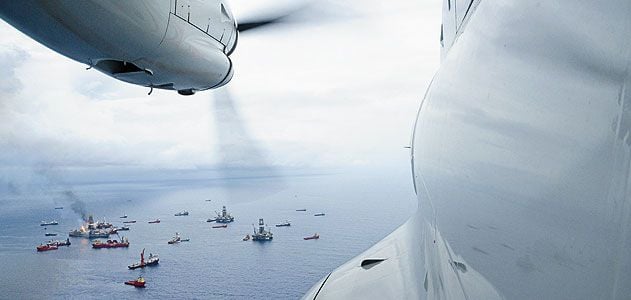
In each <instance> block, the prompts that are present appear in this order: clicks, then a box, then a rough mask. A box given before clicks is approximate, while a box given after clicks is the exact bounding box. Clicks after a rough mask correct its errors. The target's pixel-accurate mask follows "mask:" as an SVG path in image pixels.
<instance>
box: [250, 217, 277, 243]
mask: <svg viewBox="0 0 631 300" xmlns="http://www.w3.org/2000/svg"><path fill="white" fill-rule="evenodd" d="M273 238H274V236H273V234H272V232H271V231H270V230H269V229H268V230H265V223H263V219H259V230H258V231H257V230H256V229H254V234H253V235H252V240H253V241H260V242H265V241H271V240H272V239H273Z"/></svg>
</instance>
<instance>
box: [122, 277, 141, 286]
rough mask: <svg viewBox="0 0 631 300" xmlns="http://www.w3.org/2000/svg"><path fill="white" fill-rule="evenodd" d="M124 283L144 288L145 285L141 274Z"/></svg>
mask: <svg viewBox="0 0 631 300" xmlns="http://www.w3.org/2000/svg"><path fill="white" fill-rule="evenodd" d="M125 284H127V285H133V286H135V287H137V288H144V287H145V279H144V278H142V276H140V277H138V279H136V280H130V281H125Z"/></svg>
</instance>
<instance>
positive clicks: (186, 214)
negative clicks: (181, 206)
mask: <svg viewBox="0 0 631 300" xmlns="http://www.w3.org/2000/svg"><path fill="white" fill-rule="evenodd" d="M175 216H176V217H183V216H188V211H186V210H185V211H181V212H179V213H176V214H175Z"/></svg>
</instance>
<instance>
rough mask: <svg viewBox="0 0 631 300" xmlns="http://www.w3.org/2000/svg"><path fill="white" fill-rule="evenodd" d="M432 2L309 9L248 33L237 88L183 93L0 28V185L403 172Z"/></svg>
mask: <svg viewBox="0 0 631 300" xmlns="http://www.w3.org/2000/svg"><path fill="white" fill-rule="evenodd" d="M253 3H254V4H253ZM255 4H256V5H255ZM264 5H266V3H265V2H264V1H254V2H248V3H246V2H245V1H242V2H236V3H233V9H234V14H235V16H236V18H237V20H239V18H240V16H241V17H244V18H247V17H251V16H255V15H256V14H257V11H259V12H260V9H261V7H264ZM440 5H441V3H440V1H438V0H436V1H396V2H394V1H386V2H384V1H376V0H369V1H352V0H344V1H314V2H313V3H312V4H311V5H309V6H307V7H305V8H303V9H301V10H299V11H297V12H295V13H294V14H293V15H291V16H290V17H288V18H286V19H285V22H283V23H281V24H279V25H275V26H271V27H269V28H265V29H257V30H252V31H248V32H246V33H243V34H242V35H241V37H240V39H239V45H238V47H237V50H236V52H235V53H234V54H233V55H232V56H231V58H232V60H233V62H234V64H235V75H234V78H233V80H232V82H230V83H229V84H228V85H227V86H226V87H225V88H222V89H223V90H222V91H203V92H198V93H197V94H196V95H194V96H190V97H184V96H179V95H177V93H175V92H173V91H164V90H154V91H153V93H152V94H151V95H147V93H148V92H149V90H148V88H144V87H139V86H134V85H130V84H127V83H123V82H120V81H117V80H115V79H113V78H110V77H108V76H106V75H104V74H102V73H100V72H98V71H96V70H86V66H85V65H82V64H79V63H77V62H75V61H72V60H70V59H68V58H66V57H63V56H62V55H60V54H58V53H55V52H53V51H52V50H50V49H48V48H46V47H44V46H42V45H40V44H38V43H37V42H35V41H33V40H32V39H30V38H29V37H27V36H25V35H23V34H22V33H20V32H19V31H17V30H16V29H14V28H13V27H11V26H10V25H8V24H6V23H5V22H4V21H0V35H1V36H2V39H0V76H1V77H2V78H3V80H2V81H0V119H1V120H2V126H1V127H0V178H4V179H7V178H9V179H10V178H11V177H12V176H14V175H12V174H17V173H16V170H33V169H41V168H59V169H68V168H84V169H99V168H117V167H120V168H157V169H212V168H214V167H217V166H218V165H222V164H226V163H228V164H231V165H233V166H239V167H244V168H247V167H249V166H255V165H271V166H274V167H278V168H287V169H292V168H297V169H336V168H345V167H354V166H397V165H400V166H401V167H402V168H409V159H408V155H409V152H408V151H407V150H406V149H404V148H403V147H404V146H406V145H408V144H409V140H410V135H411V131H412V125H413V123H414V119H415V116H416V112H417V110H418V107H419V105H420V102H421V100H422V97H423V94H424V92H425V89H426V88H427V85H428V83H429V81H430V80H431V78H432V76H433V74H434V73H435V72H436V70H437V68H438V64H439V58H440V53H439V36H440ZM222 97H224V98H222ZM225 97H229V98H230V99H232V100H231V102H226V101H223V100H222V99H224V100H225V99H226V98H225Z"/></svg>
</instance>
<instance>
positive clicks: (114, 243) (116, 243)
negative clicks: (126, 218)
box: [92, 237, 129, 249]
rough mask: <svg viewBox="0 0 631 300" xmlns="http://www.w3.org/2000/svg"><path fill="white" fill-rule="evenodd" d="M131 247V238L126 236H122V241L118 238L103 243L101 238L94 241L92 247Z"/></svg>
mask: <svg viewBox="0 0 631 300" xmlns="http://www.w3.org/2000/svg"><path fill="white" fill-rule="evenodd" d="M127 247H129V240H128V239H127V238H126V237H123V238H121V241H120V242H119V241H117V240H107V242H105V243H103V242H101V241H100V240H96V241H95V242H94V243H92V248H94V249H101V248H127Z"/></svg>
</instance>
